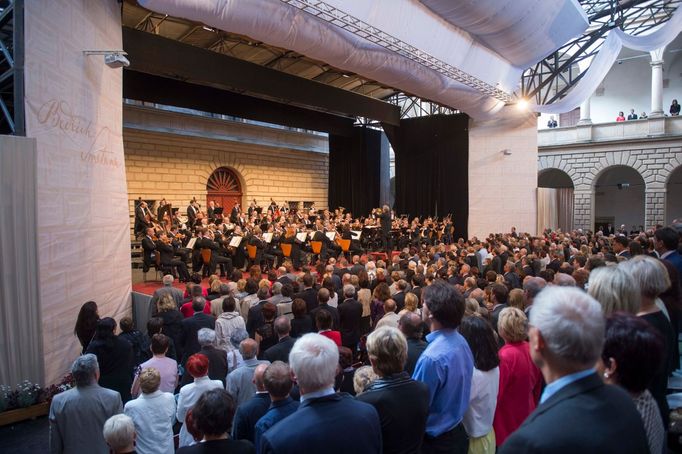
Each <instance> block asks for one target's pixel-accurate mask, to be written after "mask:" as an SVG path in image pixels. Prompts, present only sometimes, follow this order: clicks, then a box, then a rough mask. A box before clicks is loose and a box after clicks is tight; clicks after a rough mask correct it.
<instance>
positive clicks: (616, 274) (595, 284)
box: [588, 266, 642, 316]
mask: <svg viewBox="0 0 682 454" xmlns="http://www.w3.org/2000/svg"><path fill="white" fill-rule="evenodd" d="M588 293H589V294H590V296H592V297H593V298H594V299H596V300H597V301H599V304H601V307H602V311H603V312H604V315H605V316H609V315H611V314H613V313H614V312H627V313H628V314H636V313H637V312H639V307H640V305H641V300H642V297H641V295H640V292H639V286H638V285H637V282H636V281H634V280H633V279H632V276H630V274H629V273H628V272H627V271H625V270H624V269H623V267H621V266H602V267H600V268H597V269H596V270H593V271H592V272H591V273H590V288H589V289H588Z"/></svg>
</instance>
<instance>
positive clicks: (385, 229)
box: [378, 205, 391, 254]
mask: <svg viewBox="0 0 682 454" xmlns="http://www.w3.org/2000/svg"><path fill="white" fill-rule="evenodd" d="M378 218H379V221H380V222H381V245H382V249H384V250H385V251H386V253H387V254H390V253H391V244H390V233H391V210H390V208H389V207H388V205H384V206H383V208H382V209H381V213H379V215H378Z"/></svg>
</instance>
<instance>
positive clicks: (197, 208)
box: [135, 198, 454, 280]
mask: <svg viewBox="0 0 682 454" xmlns="http://www.w3.org/2000/svg"><path fill="white" fill-rule="evenodd" d="M178 211H179V210H178V209H174V208H172V206H171V204H170V203H167V202H166V200H165V199H163V200H162V201H161V202H160V203H159V207H158V209H157V213H158V216H159V217H160V219H159V218H154V216H153V215H152V210H150V209H149V207H148V206H147V204H146V203H145V202H144V201H142V200H139V202H138V203H137V206H136V208H135V232H136V234H139V235H140V236H142V235H144V236H143V238H142V248H143V250H144V254H143V257H144V264H143V271H145V272H146V271H147V270H148V269H149V267H150V266H151V265H153V264H154V259H153V256H154V254H156V253H159V254H161V258H162V263H163V265H166V266H169V267H172V269H173V270H174V271H175V270H177V271H178V274H179V275H180V276H179V277H180V278H181V280H186V279H189V275H188V273H187V267H186V266H185V267H184V268H183V265H185V264H186V263H188V262H190V263H191V265H192V270H193V271H194V272H202V274H204V275H206V274H213V273H214V272H215V271H216V269H217V268H220V272H221V275H223V276H229V275H231V273H232V270H233V269H235V268H237V269H240V270H241V269H245V268H246V267H251V266H253V265H258V266H260V267H261V268H262V269H263V270H267V269H271V268H273V267H278V266H281V265H282V264H283V263H284V262H285V261H289V262H291V263H292V265H293V266H294V267H296V268H300V267H301V266H303V265H305V264H311V265H315V264H320V263H322V264H326V262H327V260H328V259H329V258H330V257H339V256H341V255H345V256H346V257H347V258H350V255H351V254H352V255H357V254H362V253H373V252H383V253H387V252H389V251H391V250H392V249H396V248H397V249H404V248H417V249H423V248H428V247H431V246H434V245H438V244H441V243H443V244H451V243H452V242H453V241H454V226H453V223H452V216H451V215H448V216H446V217H444V218H438V217H425V218H420V217H413V218H412V219H410V217H409V216H408V215H400V216H398V215H396V213H395V212H394V211H392V210H390V208H389V207H388V206H386V205H385V206H383V207H381V208H377V209H375V210H372V211H371V213H370V214H369V215H368V216H362V217H353V215H352V213H350V212H348V211H347V210H346V209H345V208H344V207H338V208H336V209H334V210H333V211H332V210H327V209H325V210H322V209H319V210H318V209H316V208H315V206H314V204H312V205H311V206H310V207H305V208H303V209H296V208H293V207H290V206H289V203H288V202H284V203H282V204H278V203H277V202H275V201H274V200H273V199H270V204H269V205H268V207H267V209H263V208H261V207H260V206H259V205H258V203H257V201H256V200H255V199H254V200H252V201H251V202H250V203H249V206H248V209H247V210H246V212H244V211H242V210H241V207H240V206H239V203H236V204H235V205H234V206H233V207H231V208H230V212H229V213H230V214H229V217H224V216H222V213H223V207H221V206H220V204H218V203H216V202H215V201H210V202H209V203H208V207H207V209H206V212H204V211H202V207H201V204H199V202H198V201H197V200H196V198H193V199H192V200H191V201H190V203H189V205H188V206H187V210H186V216H185V217H184V218H183V217H182V216H181V215H180V213H179V212H178ZM171 252H172V254H171ZM180 264H182V265H180Z"/></svg>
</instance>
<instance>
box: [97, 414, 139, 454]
mask: <svg viewBox="0 0 682 454" xmlns="http://www.w3.org/2000/svg"><path fill="white" fill-rule="evenodd" d="M102 435H103V436H104V440H106V442H107V445H109V452H111V453H112V454H130V453H133V454H134V453H135V440H136V436H135V435H136V434H135V424H134V423H133V420H132V419H131V418H130V417H129V416H126V415H114V416H112V417H111V418H109V419H107V420H106V422H105V423H104V427H103V429H102Z"/></svg>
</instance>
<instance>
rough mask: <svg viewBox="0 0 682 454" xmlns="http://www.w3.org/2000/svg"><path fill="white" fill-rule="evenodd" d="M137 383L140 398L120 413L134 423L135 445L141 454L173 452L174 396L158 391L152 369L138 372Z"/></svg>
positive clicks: (155, 371) (158, 383)
mask: <svg viewBox="0 0 682 454" xmlns="http://www.w3.org/2000/svg"><path fill="white" fill-rule="evenodd" d="M157 336H158V334H157ZM139 383H140V389H141V390H142V395H141V396H140V397H138V398H137V399H134V400H131V401H130V402H128V403H127V404H126V405H125V408H124V410H123V412H124V413H125V414H126V415H128V416H130V417H131V418H132V419H133V422H134V423H135V431H136V432H137V438H136V440H135V441H136V446H137V448H138V449H139V451H140V452H141V453H145V454H147V453H149V454H166V453H169V452H173V449H174V448H173V423H174V422H175V410H176V408H175V397H174V396H173V393H172V392H163V391H161V390H160V389H159V385H160V384H161V374H160V373H159V371H158V370H157V369H155V368H153V367H148V368H146V369H143V370H142V372H141V373H140V375H139Z"/></svg>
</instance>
